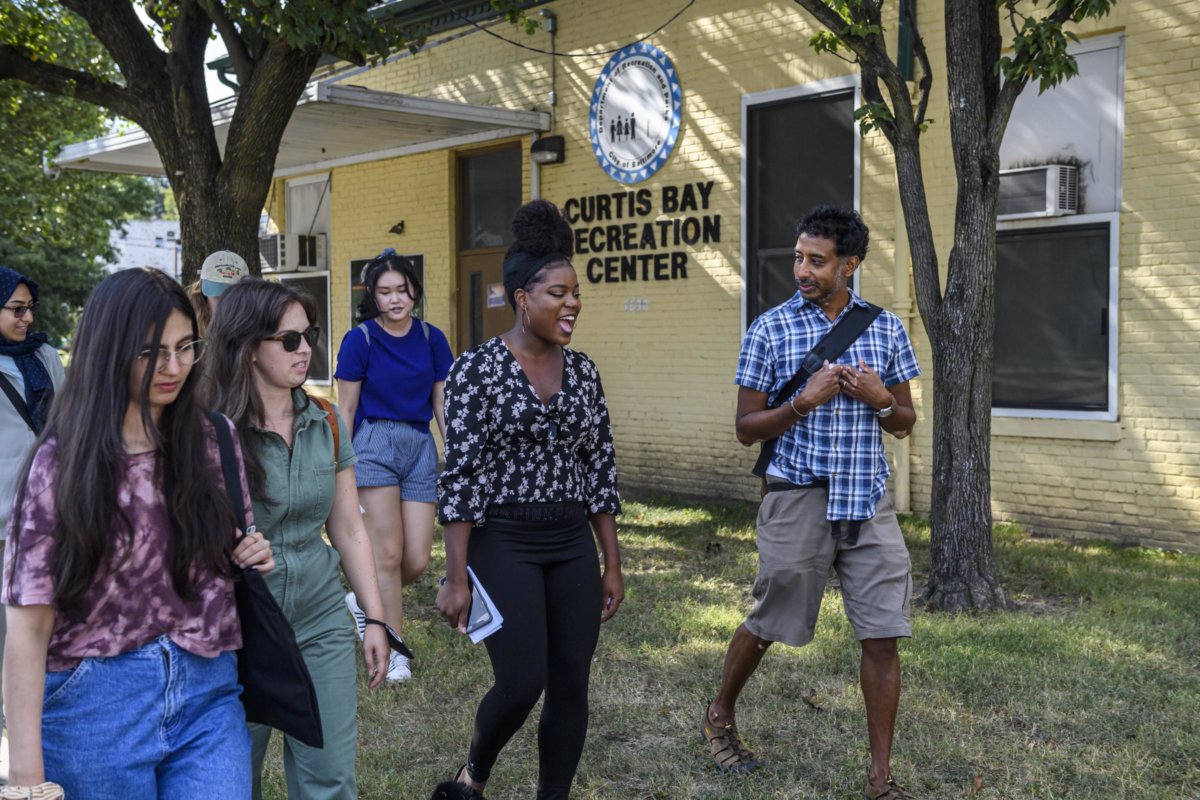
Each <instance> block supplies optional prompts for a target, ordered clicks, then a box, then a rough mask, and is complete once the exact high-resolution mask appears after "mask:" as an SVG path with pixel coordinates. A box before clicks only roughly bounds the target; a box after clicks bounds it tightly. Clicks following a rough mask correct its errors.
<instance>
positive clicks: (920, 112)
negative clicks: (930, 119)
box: [900, 0, 933, 128]
mask: <svg viewBox="0 0 1200 800" xmlns="http://www.w3.org/2000/svg"><path fill="white" fill-rule="evenodd" d="M913 2H915V0H913ZM913 2H910V3H901V4H900V7H901V9H903V13H904V15H905V16H906V17H908V27H909V31H910V32H911V34H912V46H913V55H915V56H916V57H917V63H918V64H920V66H921V80H920V81H918V83H917V113H916V114H915V115H914V116H913V121H915V122H916V123H917V128H920V127H921V126H922V125H923V124H925V111H926V110H927V109H928V108H929V94H930V91H931V90H932V89H933V67H932V66H930V64H929V51H928V50H926V49H925V38H924V37H923V36H921V31H920V29H919V28H918V27H917V12H916V7H915V6H914V5H913Z"/></svg>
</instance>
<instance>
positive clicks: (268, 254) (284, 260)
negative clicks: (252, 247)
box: [258, 233, 329, 272]
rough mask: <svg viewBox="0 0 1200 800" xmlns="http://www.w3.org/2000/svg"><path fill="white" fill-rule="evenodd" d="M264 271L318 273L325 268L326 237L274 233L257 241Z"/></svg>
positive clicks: (326, 262) (321, 235)
mask: <svg viewBox="0 0 1200 800" xmlns="http://www.w3.org/2000/svg"><path fill="white" fill-rule="evenodd" d="M258 256H259V263H260V265H261V267H262V271H263V272H321V271H324V270H326V269H328V264H329V259H328V257H327V256H326V252H325V234H323V233H314V234H312V235H311V236H305V235H304V234H300V233H276V234H272V235H271V236H262V237H259V240H258Z"/></svg>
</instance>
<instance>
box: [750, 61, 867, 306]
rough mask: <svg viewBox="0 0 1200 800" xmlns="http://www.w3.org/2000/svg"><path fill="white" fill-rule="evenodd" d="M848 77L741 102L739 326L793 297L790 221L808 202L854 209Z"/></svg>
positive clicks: (855, 159)
mask: <svg viewBox="0 0 1200 800" xmlns="http://www.w3.org/2000/svg"><path fill="white" fill-rule="evenodd" d="M857 105H858V98H857V91H856V89H855V83H854V80H853V79H837V80H833V81H823V82H821V83H817V84H809V85H806V86H802V87H796V88H793V89H786V90H782V91H772V92H762V93H760V94H754V95H748V96H747V97H745V98H744V99H743V108H742V131H743V138H744V148H743V153H744V155H743V161H742V170H743V176H742V177H743V180H742V185H743V187H745V188H744V193H745V195H744V197H743V203H742V207H743V209H744V212H743V213H744V215H745V216H744V219H743V227H742V230H743V237H742V239H743V242H744V244H743V248H744V250H743V254H742V263H743V265H744V266H743V269H744V272H745V274H744V276H743V277H744V279H745V287H746V288H745V294H744V298H745V315H746V316H745V323H746V324H747V325H748V324H749V323H750V322H751V321H753V320H754V318H755V317H757V316H758V315H759V314H761V313H762V312H764V311H766V310H767V309H769V308H771V307H772V306H776V305H778V304H779V303H781V302H783V301H784V300H786V299H788V298H789V297H791V296H792V295H793V294H795V292H796V286H795V282H794V280H793V277H792V264H793V261H794V260H795V247H796V220H798V219H799V218H800V217H801V216H802V215H803V214H804V213H805V212H807V211H808V210H809V209H810V208H812V207H813V206H816V205H820V204H823V203H832V204H834V205H840V206H849V207H852V208H857V207H858V182H859V174H858V164H859V136H858V128H857V126H856V125H855V124H854V109H855V107H856V106H857Z"/></svg>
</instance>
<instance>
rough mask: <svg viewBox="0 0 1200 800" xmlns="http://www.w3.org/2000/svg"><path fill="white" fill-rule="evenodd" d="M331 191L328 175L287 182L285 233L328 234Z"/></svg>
mask: <svg viewBox="0 0 1200 800" xmlns="http://www.w3.org/2000/svg"><path fill="white" fill-rule="evenodd" d="M331 191H332V187H331V186H330V177H329V175H328V174H322V175H310V176H308V177H306V178H295V179H293V180H290V181H288V182H287V205H286V211H287V232H288V233H303V234H305V235H306V236H307V235H309V234H313V233H324V234H328V233H329V195H330V192H331Z"/></svg>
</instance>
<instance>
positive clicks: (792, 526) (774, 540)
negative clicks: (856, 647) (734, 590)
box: [746, 486, 912, 647]
mask: <svg viewBox="0 0 1200 800" xmlns="http://www.w3.org/2000/svg"><path fill="white" fill-rule="evenodd" d="M827 499H828V489H827V488H825V487H822V486H814V487H811V488H802V489H795V490H792V491H785V492H770V493H768V494H767V495H766V496H765V497H764V498H763V501H762V505H761V506H760V507H759V509H758V577H757V578H756V579H755V581H754V600H755V604H754V609H753V610H752V611H751V612H750V616H748V617H747V618H746V629H747V630H749V631H750V633H752V634H754V635H755V636H757V637H758V638H760V639H764V640H766V641H768V642H783V643H784V644H790V645H793V646H795V647H801V646H803V645H806V644H808V643H809V642H811V641H812V638H813V631H814V630H815V628H816V625H817V614H818V613H819V612H820V610H821V598H822V596H823V595H824V593H825V580H826V578H827V577H828V576H829V568H830V567H833V568H834V569H836V570H837V574H838V579H839V580H840V581H841V585H842V602H843V605H844V606H845V608H846V616H847V617H849V618H850V624H851V625H853V626H854V633H855V636H856V637H857V638H858V639H859V640H860V641H861V640H863V639H893V638H897V637H902V636H904V637H907V636H912V620H911V618H910V616H909V601H910V599H911V597H912V567H911V564H910V562H909V559H908V548H907V547H905V545H904V537H903V536H902V535H901V533H900V525H899V524H898V523H897V522H896V511H895V509H894V507H893V506H892V498H891V495H889V494H888V493H887V492H886V491H885V492H884V494H883V497H881V498H879V503H878V505H877V506H876V509H875V516H874V517H872V518H871V519H869V520H864V521H863V524H862V528H861V529H860V530H859V535H858V542H857V544H855V546H854V547H847V546H846V542H845V540H844V539H843V540H835V539H834V538H833V537H832V536H831V535H830V533H829V520H827V519H826V518H825V504H826V502H827Z"/></svg>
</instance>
